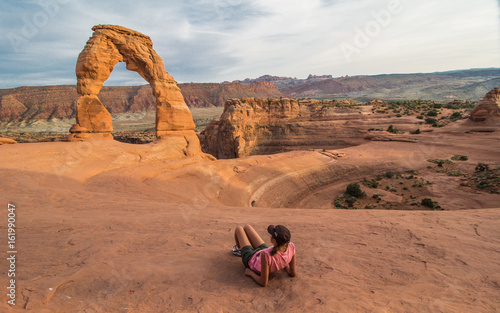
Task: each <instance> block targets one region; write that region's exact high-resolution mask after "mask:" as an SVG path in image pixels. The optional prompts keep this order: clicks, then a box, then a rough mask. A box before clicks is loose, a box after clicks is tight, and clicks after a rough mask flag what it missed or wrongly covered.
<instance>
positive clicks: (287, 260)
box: [233, 225, 297, 287]
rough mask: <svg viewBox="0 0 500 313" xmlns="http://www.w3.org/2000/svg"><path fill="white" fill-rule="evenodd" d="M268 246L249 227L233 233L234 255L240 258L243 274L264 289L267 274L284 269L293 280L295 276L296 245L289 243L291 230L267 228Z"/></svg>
mask: <svg viewBox="0 0 500 313" xmlns="http://www.w3.org/2000/svg"><path fill="white" fill-rule="evenodd" d="M267 231H268V232H269V234H270V235H271V243H272V244H273V245H272V246H271V247H268V246H267V244H265V243H264V240H262V238H260V236H259V234H257V232H256V231H255V229H253V228H252V226H250V225H245V227H241V226H238V227H237V228H236V230H235V231H234V239H235V240H236V246H234V248H233V254H235V255H238V256H241V260H242V261H243V265H245V274H246V275H247V276H250V277H252V278H253V279H254V280H255V281H256V282H257V283H259V284H260V285H262V286H263V287H265V286H267V282H268V280H269V273H273V272H277V271H279V270H282V269H286V271H287V272H288V274H289V275H290V276H292V277H294V276H295V275H296V274H297V273H296V264H295V245H294V244H293V243H292V242H290V237H291V236H290V231H289V230H288V228H286V227H285V226H283V225H276V226H273V225H269V227H268V228H267Z"/></svg>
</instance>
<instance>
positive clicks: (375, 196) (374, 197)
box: [372, 194, 382, 200]
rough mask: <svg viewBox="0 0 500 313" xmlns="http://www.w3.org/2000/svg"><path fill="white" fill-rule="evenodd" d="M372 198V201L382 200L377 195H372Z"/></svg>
mask: <svg viewBox="0 0 500 313" xmlns="http://www.w3.org/2000/svg"><path fill="white" fill-rule="evenodd" d="M372 198H373V199H375V200H381V199H382V198H380V196H379V195H377V194H374V195H373V196H372Z"/></svg>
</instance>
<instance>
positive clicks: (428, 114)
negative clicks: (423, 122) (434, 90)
mask: <svg viewBox="0 0 500 313" xmlns="http://www.w3.org/2000/svg"><path fill="white" fill-rule="evenodd" d="M438 114H439V112H438V111H437V110H431V111H429V112H427V116H438Z"/></svg>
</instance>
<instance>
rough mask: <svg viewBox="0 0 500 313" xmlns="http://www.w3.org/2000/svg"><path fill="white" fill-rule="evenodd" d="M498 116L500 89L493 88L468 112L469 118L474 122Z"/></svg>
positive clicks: (499, 115) (499, 110)
mask: <svg viewBox="0 0 500 313" xmlns="http://www.w3.org/2000/svg"><path fill="white" fill-rule="evenodd" d="M498 118H500V89H499V88H494V89H492V90H491V91H490V92H488V93H487V94H486V95H485V96H484V98H483V100H481V101H480V102H479V103H478V104H477V105H476V107H475V108H474V109H473V110H472V111H471V112H470V119H471V120H472V121H474V122H484V121H487V120H490V119H498Z"/></svg>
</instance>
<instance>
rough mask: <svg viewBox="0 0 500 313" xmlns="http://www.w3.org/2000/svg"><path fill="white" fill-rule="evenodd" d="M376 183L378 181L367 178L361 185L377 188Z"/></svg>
mask: <svg viewBox="0 0 500 313" xmlns="http://www.w3.org/2000/svg"><path fill="white" fill-rule="evenodd" d="M378 184H379V182H378V181H376V180H375V179H372V180H368V181H365V182H364V183H363V185H365V186H368V187H370V188H377V187H378Z"/></svg>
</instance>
